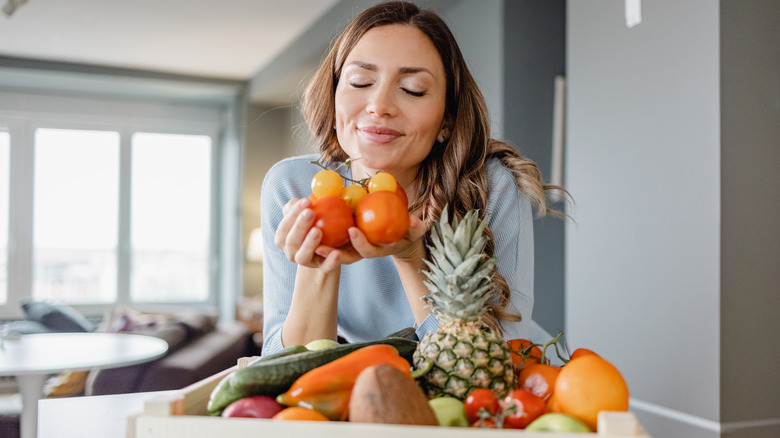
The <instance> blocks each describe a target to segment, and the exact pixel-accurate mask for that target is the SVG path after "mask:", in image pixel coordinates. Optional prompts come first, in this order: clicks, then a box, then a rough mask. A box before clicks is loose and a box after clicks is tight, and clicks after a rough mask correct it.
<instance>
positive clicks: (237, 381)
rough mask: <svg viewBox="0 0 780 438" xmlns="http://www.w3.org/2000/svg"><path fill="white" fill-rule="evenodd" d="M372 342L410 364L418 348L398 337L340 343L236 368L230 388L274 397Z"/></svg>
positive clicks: (414, 344) (231, 378)
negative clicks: (322, 348)
mask: <svg viewBox="0 0 780 438" xmlns="http://www.w3.org/2000/svg"><path fill="white" fill-rule="evenodd" d="M374 344H388V345H392V346H393V347H395V348H396V350H398V353H399V354H400V355H401V356H402V357H403V358H404V359H406V360H407V361H408V362H409V363H410V366H411V363H412V355H413V354H414V350H415V349H416V348H417V342H416V341H413V340H411V339H408V338H400V337H388V338H384V339H379V340H376V341H369V342H359V343H355V344H343V345H339V346H338V347H333V348H327V349H324V350H316V351H307V352H304V353H299V354H296V355H292V356H286V357H279V358H276V359H270V360H267V361H262V362H257V363H255V364H254V365H252V366H248V367H246V368H243V369H240V370H238V371H236V372H235V374H233V375H232V376H230V384H231V386H232V387H233V389H235V390H236V391H238V392H240V393H241V394H243V395H245V396H252V395H268V396H273V397H275V396H277V395H279V394H281V393H283V392H285V391H287V390H288V389H290V386H291V385H292V384H293V382H294V381H295V380H296V379H297V378H298V377H300V376H302V375H303V374H305V373H306V372H308V371H310V370H312V369H314V368H317V367H318V366H321V365H325V364H326V363H329V362H332V361H334V360H336V359H338V358H340V357H342V356H346V355H347V354H349V353H351V352H353V351H355V350H358V349H360V348H363V347H366V346H368V345H374Z"/></svg>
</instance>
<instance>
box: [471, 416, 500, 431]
mask: <svg viewBox="0 0 780 438" xmlns="http://www.w3.org/2000/svg"><path fill="white" fill-rule="evenodd" d="M471 427H482V428H486V429H497V428H498V426H496V422H495V421H494V420H491V419H490V418H485V419H484V420H477V421H475V422H473V423H471Z"/></svg>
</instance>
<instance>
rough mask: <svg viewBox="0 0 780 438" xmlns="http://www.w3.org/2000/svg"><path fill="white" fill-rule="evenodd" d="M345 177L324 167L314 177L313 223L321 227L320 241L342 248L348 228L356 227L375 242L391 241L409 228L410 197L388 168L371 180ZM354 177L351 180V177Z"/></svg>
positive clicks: (347, 239) (310, 197)
mask: <svg viewBox="0 0 780 438" xmlns="http://www.w3.org/2000/svg"><path fill="white" fill-rule="evenodd" d="M345 181H346V180H345V179H344V178H343V177H342V176H341V175H340V174H339V173H338V172H336V171H334V170H330V169H324V170H321V171H319V172H317V174H316V175H314V178H312V181H311V191H312V193H311V196H309V199H310V200H311V201H312V206H311V209H312V210H313V211H314V217H315V219H314V226H316V227H317V228H319V229H320V230H322V240H321V244H322V245H325V246H330V247H333V248H339V247H342V246H344V245H346V244H347V243H348V242H349V229H350V228H351V227H357V228H358V229H359V230H360V231H362V232H363V234H365V236H366V238H367V239H368V241H369V242H371V244H373V245H392V244H394V243H396V242H398V241H400V240H401V239H402V238H403V237H404V235H405V234H406V232H407V230H408V229H409V224H410V222H409V221H410V219H409V212H408V208H409V205H408V204H409V200H408V198H407V197H406V192H404V189H403V187H401V185H400V184H398V182H397V181H396V180H395V177H393V175H391V174H389V173H387V172H379V173H377V174H376V175H374V176H373V177H371V178H370V179H368V180H361V181H353V182H352V183H351V184H348V185H345ZM350 181H351V180H350Z"/></svg>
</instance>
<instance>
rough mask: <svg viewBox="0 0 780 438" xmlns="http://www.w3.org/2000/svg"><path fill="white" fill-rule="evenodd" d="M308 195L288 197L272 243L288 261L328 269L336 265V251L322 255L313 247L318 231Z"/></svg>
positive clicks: (318, 242)
mask: <svg viewBox="0 0 780 438" xmlns="http://www.w3.org/2000/svg"><path fill="white" fill-rule="evenodd" d="M310 207H311V200H309V199H308V198H303V199H292V200H290V201H289V202H288V203H287V204H285V206H284V209H283V210H282V212H283V214H284V217H283V218H282V221H281V222H279V227H278V228H277V229H276V235H275V236H274V244H275V245H276V247H277V248H279V249H281V250H282V251H283V252H284V254H285V255H286V256H287V259H288V260H290V261H291V262H295V263H297V264H299V265H301V266H306V267H309V268H317V269H320V270H322V271H323V272H330V271H332V270H334V269H336V268H338V267H339V265H340V264H341V263H340V261H339V258H340V253H339V251H332V252H330V253H329V254H328V255H327V256H326V257H323V256H320V255H318V254H317V253H316V252H315V250H316V249H317V247H319V246H320V241H321V240H322V230H320V229H319V228H317V227H315V226H313V225H314V211H312V209H311V208H310Z"/></svg>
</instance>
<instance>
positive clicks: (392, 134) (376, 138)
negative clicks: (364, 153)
mask: <svg viewBox="0 0 780 438" xmlns="http://www.w3.org/2000/svg"><path fill="white" fill-rule="evenodd" d="M358 132H360V134H361V135H362V136H363V137H364V138H366V139H367V140H369V141H372V142H374V143H389V142H391V141H393V140H395V139H397V138H398V137H401V135H402V134H401V133H400V132H398V131H396V130H394V129H390V128H385V127H382V126H366V127H363V128H358Z"/></svg>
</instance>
